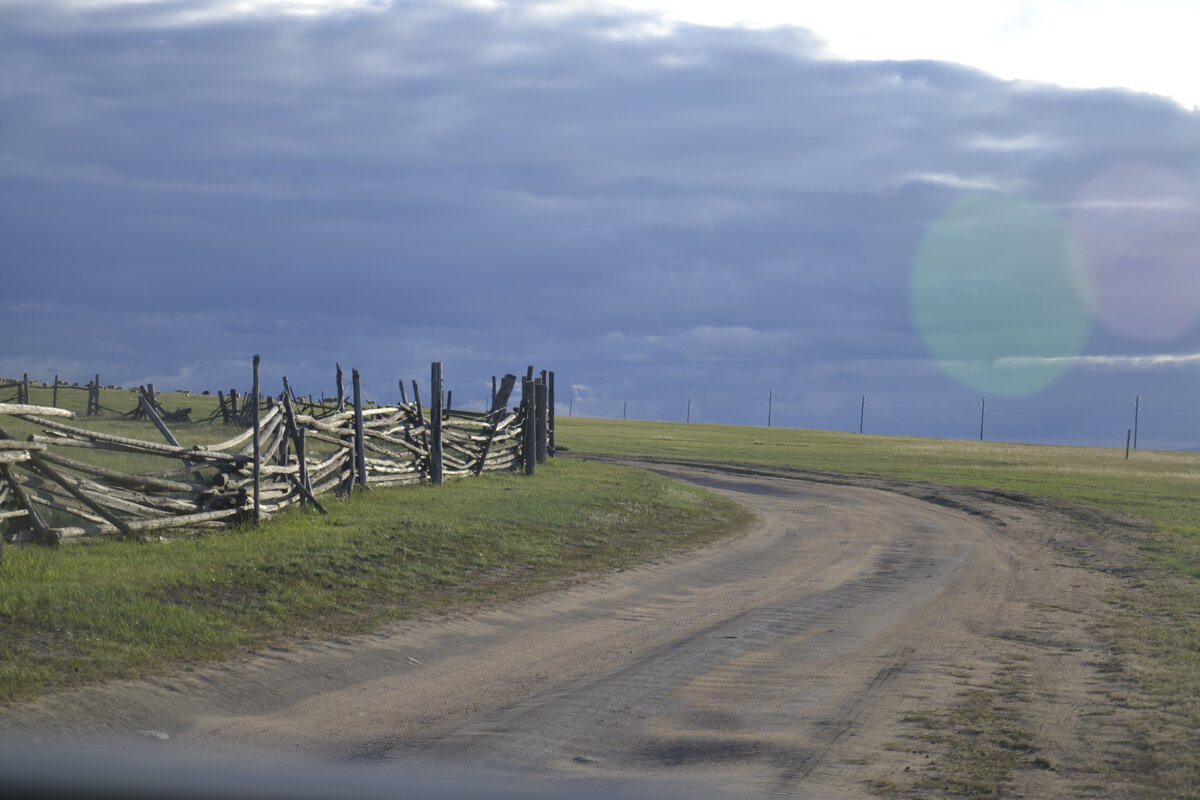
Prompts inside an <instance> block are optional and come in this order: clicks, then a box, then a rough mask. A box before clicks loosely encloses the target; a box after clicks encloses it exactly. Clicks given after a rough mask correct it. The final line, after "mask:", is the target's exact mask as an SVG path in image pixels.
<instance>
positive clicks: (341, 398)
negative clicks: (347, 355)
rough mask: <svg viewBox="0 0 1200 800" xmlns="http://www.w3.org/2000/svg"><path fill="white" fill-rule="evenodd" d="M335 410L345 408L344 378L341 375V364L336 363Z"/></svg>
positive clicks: (343, 409)
mask: <svg viewBox="0 0 1200 800" xmlns="http://www.w3.org/2000/svg"><path fill="white" fill-rule="evenodd" d="M335 366H337V410H338V411H345V410H346V379H345V378H343V377H342V365H341V364H337V363H336V362H335Z"/></svg>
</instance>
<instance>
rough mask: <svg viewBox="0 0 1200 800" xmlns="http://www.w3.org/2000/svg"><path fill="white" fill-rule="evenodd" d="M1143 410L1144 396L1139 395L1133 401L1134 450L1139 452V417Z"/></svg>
mask: <svg viewBox="0 0 1200 800" xmlns="http://www.w3.org/2000/svg"><path fill="white" fill-rule="evenodd" d="M1141 410H1142V396H1141V395H1140V394H1139V395H1138V396H1137V399H1136V400H1134V401H1133V449H1134V450H1137V429H1138V415H1139V413H1140V412H1141Z"/></svg>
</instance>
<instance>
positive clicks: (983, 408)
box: [979, 397, 987, 442]
mask: <svg viewBox="0 0 1200 800" xmlns="http://www.w3.org/2000/svg"><path fill="white" fill-rule="evenodd" d="M986 413H987V398H986V397H985V398H983V403H982V404H980V407H979V441H981V442H982V441H983V415H984V414H986Z"/></svg>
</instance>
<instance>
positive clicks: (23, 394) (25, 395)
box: [17, 372, 33, 405]
mask: <svg viewBox="0 0 1200 800" xmlns="http://www.w3.org/2000/svg"><path fill="white" fill-rule="evenodd" d="M17 402H18V403H23V404H25V405H33V404H32V403H30V402H29V373H28V372H26V373H25V374H24V377H22V378H21V385H20V386H18V387H17Z"/></svg>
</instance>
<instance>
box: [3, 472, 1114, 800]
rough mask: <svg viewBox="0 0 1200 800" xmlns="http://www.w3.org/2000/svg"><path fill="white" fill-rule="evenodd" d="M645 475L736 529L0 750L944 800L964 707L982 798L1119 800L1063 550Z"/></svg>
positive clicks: (67, 701) (995, 513)
mask: <svg viewBox="0 0 1200 800" xmlns="http://www.w3.org/2000/svg"><path fill="white" fill-rule="evenodd" d="M655 468H656V469H659V470H660V471H663V472H666V473H667V474H670V475H672V476H674V477H677V478H679V479H681V480H686V481H689V482H692V483H696V484H699V485H702V486H706V487H708V488H710V489H712V490H714V491H717V492H720V493H723V494H727V495H728V496H730V497H733V498H736V499H737V500H739V501H741V502H744V503H746V504H747V505H749V506H751V507H752V508H753V509H754V510H755V512H756V513H757V514H758V516H759V521H758V523H757V524H756V525H755V526H754V527H753V528H752V530H750V531H749V532H748V533H745V534H742V535H738V536H736V537H733V538H731V539H729V540H726V541H723V542H721V543H718V544H716V545H713V546H709V547H707V548H705V549H703V550H701V551H698V552H693V553H688V554H684V555H679V556H676V557H672V558H670V559H667V560H664V561H662V562H660V563H655V564H650V565H646V566H644V567H639V568H637V569H632V570H628V571H625V572H620V573H615V574H611V575H605V576H601V577H599V578H598V579H596V580H594V581H591V582H587V583H585V584H582V585H578V586H574V587H571V588H568V589H564V590H561V591H556V592H553V593H550V594H546V595H542V596H540V597H537V598H534V599H532V600H529V601H526V602H522V603H519V604H515V605H512V606H505V607H499V608H491V609H484V610H479V611H474V612H471V613H468V614H462V615H456V616H450V617H443V618H437V619H434V620H423V621H414V622H408V623H403V624H399V625H396V626H394V627H393V628H390V629H388V630H385V631H381V632H379V633H378V634H376V635H372V636H366V637H356V638H354V639H347V640H341V641H336V642H324V643H300V644H297V645H295V646H293V647H290V648H287V649H281V650H278V651H271V652H267V653H262V654H260V655H259V656H257V657H255V658H253V659H251V660H249V661H242V662H239V663H235V664H228V665H223V666H219V667H204V668H197V669H195V670H192V671H190V672H188V673H185V674H183V675H177V676H173V677H171V678H167V679H162V680H159V681H137V682H123V683H117V684H113V685H109V686H105V687H100V688H95V689H90V690H86V691H78V692H68V693H63V694H60V695H56V696H53V697H50V698H46V699H44V700H42V701H40V702H39V703H38V704H36V705H34V706H32V707H30V708H28V709H24V710H22V711H21V713H19V714H13V715H8V716H7V717H5V718H0V733H3V734H6V735H8V736H9V737H19V738H21V739H22V740H24V741H26V742H30V741H32V742H37V741H42V740H48V739H53V738H55V737H61V736H63V735H67V734H69V735H71V736H81V737H85V738H86V739H88V740H89V741H98V740H99V741H103V740H105V739H106V738H114V739H115V738H118V737H123V736H129V735H134V736H135V737H137V736H140V739H139V741H142V742H144V744H145V747H147V748H157V749H158V750H160V751H161V752H163V753H170V752H178V751H180V750H186V749H188V748H192V747H202V748H204V749H205V750H206V751H213V750H217V751H219V752H222V753H225V754H227V755H229V754H237V755H238V756H239V757H246V755H245V754H246V753H248V752H254V753H263V752H265V753H270V754H273V757H274V756H278V754H281V753H282V754H288V755H289V756H290V757H296V756H299V757H301V758H303V759H308V758H314V757H319V758H322V759H333V760H335V761H339V762H354V763H358V762H370V763H373V764H375V763H379V764H386V765H388V766H389V767H391V768H394V767H396V766H397V765H410V764H420V765H422V769H431V770H433V771H434V772H435V773H436V772H437V771H438V770H452V771H455V772H456V773H459V772H460V771H463V770H467V771H470V772H471V773H473V774H485V775H492V774H501V775H511V776H520V778H521V780H523V781H533V782H534V784H535V785H538V786H543V787H557V788H558V789H561V788H562V786H563V785H564V782H566V783H567V784H569V785H578V786H591V785H597V783H596V782H597V781H599V782H600V783H601V784H602V783H603V781H605V780H621V781H626V782H628V781H632V782H633V783H632V785H633V786H637V787H640V789H641V790H645V789H646V788H647V787H649V786H659V787H667V788H669V787H676V788H678V787H679V786H681V785H682V784H681V783H680V781H686V782H687V785H688V786H689V787H694V786H695V785H696V784H697V783H698V784H699V785H700V786H702V787H703V788H704V791H705V792H706V793H707V794H708V795H713V796H726V795H728V796H735V795H736V796H742V797H744V796H757V797H811V798H842V797H867V796H873V795H874V794H877V793H880V792H886V791H887V790H889V789H890V790H892V791H894V792H895V791H900V790H903V789H905V787H910V788H911V787H913V786H918V787H920V786H925V787H926V788H925V790H924V791H925V792H926V793H936V791H937V790H938V788H939V787H941V789H945V787H946V786H947V785H948V784H947V783H946V782H947V781H948V780H950V781H952V780H953V776H952V775H951V771H952V769H953V765H952V764H950V763H949V761H948V759H949V758H950V757H951V755H952V752H953V744H954V738H955V737H956V736H963V735H970V736H980V737H982V738H983V739H986V738H987V733H986V731H984V732H983V733H980V732H979V731H976V732H974V733H965V734H964V733H963V728H962V725H963V720H962V719H960V717H959V716H956V715H955V713H956V712H955V709H958V708H961V707H962V705H963V703H964V702H966V700H967V699H972V698H974V699H979V698H980V697H982V698H984V700H985V701H986V703H987V704H988V707H989V708H990V709H992V716H993V717H994V719H990V720H982V721H977V722H978V724H979V725H981V726H983V727H986V726H987V725H989V724H990V725H992V726H993V727H996V726H997V725H998V726H1000V728H1001V729H1002V730H1003V731H1008V732H1009V733H1012V732H1013V731H1016V732H1019V734H1020V735H1019V736H1016V734H1013V736H1016V738H1015V739H1013V738H1012V737H1010V739H1012V741H1011V742H1010V744H1009V745H1005V746H1007V747H1008V748H1009V750H1010V751H1011V755H1012V758H1013V762H1012V767H1011V769H1009V770H1008V771H1007V773H1008V774H1007V777H1003V778H1002V780H1003V781H1006V783H1005V786H1006V791H1008V792H1011V793H1012V794H1014V795H1017V796H1020V795H1022V794H1023V795H1025V796H1041V797H1051V796H1054V797H1072V796H1075V797H1090V796H1110V797H1112V796H1120V795H1121V793H1122V790H1121V787H1120V786H1116V785H1114V784H1112V783H1107V784H1106V783H1105V781H1106V780H1108V779H1101V778H1100V777H1099V776H1100V774H1101V770H1102V769H1103V765H1104V763H1105V762H1106V761H1109V760H1113V759H1119V758H1121V757H1122V754H1123V753H1124V752H1125V750H1126V749H1127V747H1128V745H1127V743H1126V741H1125V733H1124V729H1123V726H1122V725H1121V715H1122V713H1125V712H1123V711H1122V709H1121V708H1119V707H1117V706H1116V704H1114V703H1113V702H1112V701H1111V700H1109V699H1108V694H1107V690H1108V688H1110V686H1109V684H1107V683H1106V681H1108V680H1109V678H1108V677H1106V674H1105V672H1104V665H1105V663H1106V661H1107V656H1106V654H1105V652H1104V650H1103V648H1102V646H1101V645H1100V644H1099V643H1098V642H1097V641H1096V640H1095V639H1094V638H1093V636H1092V635H1091V634H1090V633H1089V632H1088V627H1087V625H1088V621H1089V620H1090V619H1093V618H1094V615H1095V614H1096V613H1097V611H1098V610H1099V609H1101V608H1102V607H1103V599H1102V598H1103V594H1104V592H1105V590H1106V589H1107V588H1108V586H1109V585H1110V583H1109V582H1110V581H1111V580H1113V579H1112V578H1110V577H1109V576H1107V575H1106V574H1105V573H1104V572H1103V571H1101V570H1097V569H1091V568H1083V567H1081V566H1080V565H1079V564H1078V562H1077V561H1075V560H1074V559H1072V558H1070V557H1067V556H1065V555H1063V554H1062V553H1061V552H1060V551H1059V549H1057V545H1061V544H1064V543H1066V540H1067V538H1068V537H1070V536H1073V535H1076V536H1077V535H1086V532H1084V533H1079V532H1078V531H1076V533H1074V534H1072V533H1071V532H1070V531H1069V530H1067V528H1066V527H1065V526H1063V525H1060V522H1059V521H1056V519H1055V518H1052V517H1047V516H1046V512H1044V511H1039V510H1037V509H1032V508H1029V507H1025V506H1021V505H1014V504H1012V503H1011V502H1009V501H1008V500H1006V499H1005V498H1003V497H997V496H993V495H988V494H986V493H979V492H975V493H971V492H969V491H966V492H962V493H959V492H958V490H951V489H946V488H944V487H943V489H942V490H940V491H939V492H934V493H932V494H928V495H927V497H926V499H919V498H915V497H908V496H903V495H901V494H898V493H896V492H892V491H881V490H879V489H874V488H865V487H861V486H847V485H832V484H823V483H815V482H810V481H806V480H797V479H795V478H794V477H790V476H787V475H784V474H771V472H770V471H758V472H757V473H754V471H743V474H739V473H737V472H731V471H724V472H723V471H718V470H712V469H702V468H698V467H695V466H683V465H674V466H672V465H658V466H657V467H655ZM918 493H920V492H918ZM931 501H932V502H931ZM950 506H958V507H957V508H955V507H950ZM1110 555H1111V554H1110ZM1113 557H1114V558H1116V557H1118V556H1113ZM968 727H969V726H968ZM48 731H53V733H50V732H48ZM939 737H940V739H939ZM985 758H990V756H985ZM429 765H434V766H432V767H430V766H429ZM947 775H951V777H950V778H947V777H946V776H947ZM939 780H940V781H941V783H939ZM494 785H495V784H493V786H494ZM691 791H692V789H691V788H689V789H688V792H691ZM642 793H643V792H641V791H639V792H637V794H642Z"/></svg>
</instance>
